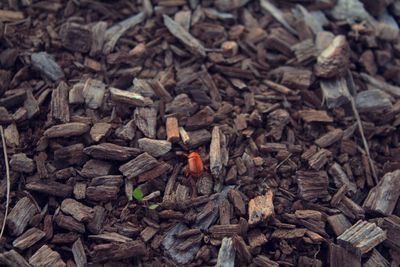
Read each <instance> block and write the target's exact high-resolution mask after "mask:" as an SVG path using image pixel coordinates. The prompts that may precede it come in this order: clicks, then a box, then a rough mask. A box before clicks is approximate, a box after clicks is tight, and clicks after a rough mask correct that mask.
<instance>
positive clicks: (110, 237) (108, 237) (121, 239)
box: [89, 232, 133, 243]
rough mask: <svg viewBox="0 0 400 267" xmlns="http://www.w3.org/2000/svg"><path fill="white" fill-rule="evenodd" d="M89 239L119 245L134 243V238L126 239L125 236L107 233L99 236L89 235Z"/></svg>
mask: <svg viewBox="0 0 400 267" xmlns="http://www.w3.org/2000/svg"><path fill="white" fill-rule="evenodd" d="M89 238H90V239H94V240H97V241H106V242H118V243H127V242H130V241H133V240H132V238H129V237H126V236H124V235H120V234H118V233H107V232H104V233H102V234H98V235H89Z"/></svg>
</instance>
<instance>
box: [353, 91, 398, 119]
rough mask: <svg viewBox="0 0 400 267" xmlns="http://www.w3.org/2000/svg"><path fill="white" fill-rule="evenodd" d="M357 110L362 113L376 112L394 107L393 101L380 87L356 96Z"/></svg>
mask: <svg viewBox="0 0 400 267" xmlns="http://www.w3.org/2000/svg"><path fill="white" fill-rule="evenodd" d="M355 101H356V107H357V110H358V111H359V112H360V113H364V112H376V113H381V112H383V111H387V110H391V109H392V102H391V101H390V98H389V96H388V94H386V93H385V92H383V91H382V90H379V89H371V90H366V91H362V92H359V93H358V94H357V96H356V98H355Z"/></svg>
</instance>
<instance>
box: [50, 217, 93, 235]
mask: <svg viewBox="0 0 400 267" xmlns="http://www.w3.org/2000/svg"><path fill="white" fill-rule="evenodd" d="M54 222H55V223H56V224H57V226H58V227H60V228H63V229H65V230H68V231H72V232H77V233H81V234H83V233H85V225H84V224H83V223H81V222H78V221H77V220H75V219H74V218H72V217H71V216H66V215H63V214H62V213H59V214H57V215H55V216H54Z"/></svg>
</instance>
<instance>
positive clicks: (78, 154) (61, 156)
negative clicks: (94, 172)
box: [54, 143, 86, 164]
mask: <svg viewBox="0 0 400 267" xmlns="http://www.w3.org/2000/svg"><path fill="white" fill-rule="evenodd" d="M83 148H84V145H83V144H81V143H79V144H74V145H70V146H66V147H62V148H59V149H57V150H55V151H54V159H55V160H56V161H59V162H63V163H64V162H67V163H69V164H82V163H83V162H84V161H85V157H86V155H85V154H84V153H83Z"/></svg>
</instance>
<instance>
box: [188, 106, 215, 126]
mask: <svg viewBox="0 0 400 267" xmlns="http://www.w3.org/2000/svg"><path fill="white" fill-rule="evenodd" d="M213 121H214V111H213V110H212V109H211V108H210V107H208V106H207V107H205V108H204V109H202V110H200V111H199V112H197V113H196V114H194V115H193V116H191V117H189V118H188V119H187V121H186V129H188V130H190V131H192V130H198V129H202V128H205V127H207V126H209V125H211V124H212V123H213Z"/></svg>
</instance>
